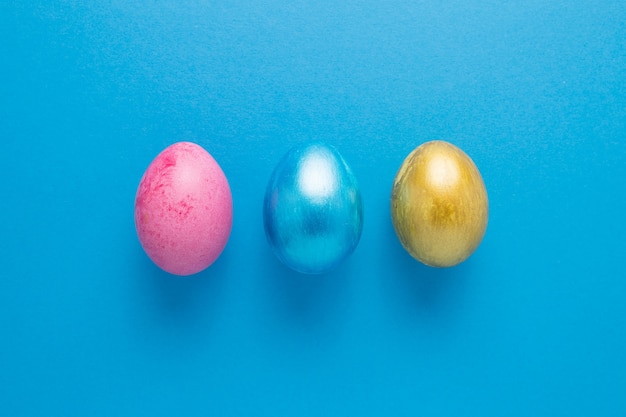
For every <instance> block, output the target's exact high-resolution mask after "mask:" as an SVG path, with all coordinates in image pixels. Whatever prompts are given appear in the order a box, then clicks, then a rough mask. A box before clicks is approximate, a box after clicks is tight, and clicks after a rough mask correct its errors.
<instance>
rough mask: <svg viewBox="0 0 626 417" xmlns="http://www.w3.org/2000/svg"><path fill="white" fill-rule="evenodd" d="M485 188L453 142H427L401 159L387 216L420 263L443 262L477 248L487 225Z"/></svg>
mask: <svg viewBox="0 0 626 417" xmlns="http://www.w3.org/2000/svg"><path fill="white" fill-rule="evenodd" d="M488 211H489V209H488V201H487V190H486V189H485V184H484V182H483V179H482V176H481V175H480V172H479V171H478V168H477V167H476V165H475V164H474V162H473V161H472V159H471V158H470V157H469V156H467V155H466V154H465V153H464V152H463V151H462V150H461V149H459V148H458V147H456V146H454V145H452V144H450V143H448V142H444V141H432V142H427V143H424V144H423V145H421V146H419V147H417V148H416V149H415V150H414V151H413V152H411V154H409V156H408V157H407V158H406V159H405V160H404V162H403V163H402V166H401V167H400V169H399V171H398V173H397V175H396V177H395V180H394V182H393V189H392V192H391V219H392V222H393V226H394V228H395V231H396V234H397V236H398V238H399V240H400V242H401V243H402V245H403V246H404V248H405V249H406V250H407V252H409V254H411V256H413V257H414V258H415V259H417V260H419V261H420V262H422V263H424V264H426V265H429V266H434V267H449V266H453V265H456V264H458V263H460V262H463V261H464V260H465V259H467V258H468V257H469V256H470V255H471V254H472V253H473V252H474V251H475V250H476V248H477V247H478V245H479V244H480V242H481V241H482V239H483V236H484V234H485V230H486V228H487V218H488Z"/></svg>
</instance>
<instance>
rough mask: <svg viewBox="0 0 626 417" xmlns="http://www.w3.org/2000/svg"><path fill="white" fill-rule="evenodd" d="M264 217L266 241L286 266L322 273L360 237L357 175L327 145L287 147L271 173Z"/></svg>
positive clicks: (335, 151)
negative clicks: (286, 151) (287, 149)
mask: <svg viewBox="0 0 626 417" xmlns="http://www.w3.org/2000/svg"><path fill="white" fill-rule="evenodd" d="M263 220H264V226H265V233H266V235H267V239H268V242H269V243H270V246H271V247H272V249H273V251H274V254H275V255H276V256H277V257H278V259H280V260H281V261H282V262H283V263H284V264H285V265H287V266H289V267H290V268H292V269H294V270H296V271H298V272H302V273H307V274H320V273H324V272H327V271H329V270H331V269H333V268H334V267H336V266H337V265H338V264H339V263H340V262H341V261H343V260H344V259H345V258H346V257H348V256H349V255H350V254H351V253H352V252H353V251H354V249H355V248H356V246H357V244H358V242H359V239H360V237H361V231H362V229H363V208H362V201H361V193H360V190H359V187H358V184H357V181H356V178H355V176H354V175H353V173H352V171H351V170H350V167H349V166H348V165H347V163H346V162H345V160H344V159H343V157H342V156H341V155H340V154H339V152H338V151H337V150H336V149H335V148H334V147H332V146H329V145H326V144H323V143H317V142H316V143H312V144H308V145H301V146H297V147H295V148H292V149H291V150H290V151H289V152H288V153H287V154H286V155H285V156H284V157H283V158H282V159H281V160H280V162H279V163H278V164H277V166H276V168H275V169H274V172H273V173H272V176H271V178H270V181H269V183H268V186H267V189H266V193H265V200H264V205H263Z"/></svg>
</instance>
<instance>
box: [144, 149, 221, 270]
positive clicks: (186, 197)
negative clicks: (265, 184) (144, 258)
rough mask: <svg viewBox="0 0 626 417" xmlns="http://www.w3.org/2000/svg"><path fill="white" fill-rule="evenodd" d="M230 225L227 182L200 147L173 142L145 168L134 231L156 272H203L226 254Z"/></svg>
mask: <svg viewBox="0 0 626 417" xmlns="http://www.w3.org/2000/svg"><path fill="white" fill-rule="evenodd" d="M232 223H233V203H232V196H231V192H230V187H229V186H228V180H227V179H226V176H225V175H224V172H223V171H222V169H221V168H220V166H219V165H218V163H217V162H216V161H215V159H213V157H212V156H211V155H210V154H209V153H208V152H207V151H205V150H204V149H203V148H202V147H201V146H199V145H196V144H195V143H190V142H179V143H175V144H173V145H171V146H169V147H167V148H165V150H163V152H161V153H160V154H159V155H158V156H157V157H156V158H155V159H154V161H152V163H151V164H150V166H148V169H147V170H146V172H145V173H144V175H143V178H142V179H141V182H140V183H139V188H138V189H137V196H136V198H135V227H136V228H137V235H138V237H139V241H140V242H141V246H143V249H144V250H145V251H146V253H147V254H148V256H149V257H150V259H152V261H153V262H154V263H155V264H157V265H158V266H159V267H160V268H162V269H163V270H165V271H167V272H169V273H172V274H175V275H191V274H195V273H197V272H200V271H202V270H203V269H205V268H207V267H208V266H209V265H211V264H212V263H213V262H214V261H215V260H216V259H217V258H218V256H219V255H220V254H221V253H222V251H223V250H224V247H225V246H226V242H227V241H228V237H229V236H230V231H231V228H232Z"/></svg>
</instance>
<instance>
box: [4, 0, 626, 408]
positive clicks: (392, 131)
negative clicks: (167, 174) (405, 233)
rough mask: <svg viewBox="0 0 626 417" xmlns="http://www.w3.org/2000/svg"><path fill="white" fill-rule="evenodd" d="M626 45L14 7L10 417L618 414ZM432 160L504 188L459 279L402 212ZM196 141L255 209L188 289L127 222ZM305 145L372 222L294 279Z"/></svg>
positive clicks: (602, 26) (415, 11) (540, 16)
mask: <svg viewBox="0 0 626 417" xmlns="http://www.w3.org/2000/svg"><path fill="white" fill-rule="evenodd" d="M624 22H626V10H625V5H624V1H623V0H602V1H592V0H590V1H586V2H575V1H568V2H566V1H550V0H548V1H546V0H527V1H521V2H494V1H472V0H470V1H467V0H464V1H460V0H458V1H441V2H435V1H429V2H426V1H419V0H417V1H398V0H390V1H376V2H374V1H368V0H365V1H362V2H354V1H351V0H347V1H336V0H333V1H330V0H320V1H315V2H305V1H295V2H287V1H264V2H261V1H258V0H248V1H245V0H234V1H232V2H209V1H201V0H161V1H151V2H133V1H128V0H108V1H96V2H89V1H77V0H66V1H55V0H45V1H44V0H32V1H15V0H8V1H2V2H0V34H1V39H2V42H0V52H1V56H2V65H1V66H0V74H1V80H2V81H1V82H0V144H1V147H2V155H3V160H2V173H3V178H2V180H1V181H0V195H1V198H0V214H1V216H0V236H2V240H1V241H0V260H1V262H0V265H1V268H0V329H1V330H2V341H1V343H0V370H1V372H0V388H1V389H0V415H3V416H18V417H22V416H37V417H39V416H54V417H56V416H59V417H68V416H80V417H84V416H106V417H110V416H118V415H126V416H151V417H154V416H172V415H174V416H181V415H182V416H187V417H189V416H207V415H213V416H220V415H231V416H232V415H241V416H257V417H264V416H298V417H303V416H319V415H324V416H351V415H352V416H356V415H360V416H366V415H374V416H416V415H419V416H437V417H442V416H453V417H462V416H481V417H486V416H494V417H495V416H497V417H501V416H509V417H516V416H524V417H527V416H570V417H571V416H581V417H588V416H610V415H617V416H619V415H625V414H626V412H625V410H626V396H624V392H626V355H624V352H626V332H625V331H624V329H626V303H625V302H624V300H626V279H625V278H624V254H625V253H626V252H625V249H624V236H626V222H625V220H624V213H626V199H625V197H624V189H625V185H624V178H626V45H625V44H624V39H626V26H625V25H624ZM432 139H444V140H448V141H450V142H453V143H455V144H457V145H458V146H459V147H460V148H461V149H463V150H465V151H466V152H467V153H468V155H471V157H472V159H473V160H474V161H475V162H476V165H477V166H478V167H480V171H481V174H482V176H483V179H484V180H485V185H486V187H487V190H488V191H489V202H490V213H489V227H488V230H487V233H486V234H485V238H484V240H483V242H482V243H481V245H480V246H479V248H478V249H477V251H476V252H475V253H474V254H473V255H472V256H471V257H470V258H469V259H468V260H467V261H466V262H464V263H462V264H460V265H459V266H457V267H454V268H450V269H445V270H440V269H432V268H427V267H425V266H421V265H420V264H419V263H418V262H416V261H415V260H414V259H412V258H411V257H410V256H409V255H408V254H407V253H406V252H405V251H404V250H403V248H402V246H401V245H400V243H399V242H398V240H397V238H396V236H395V234H394V231H393V226H392V224H391V220H390V212H389V195H390V192H391V185H392V182H393V178H394V175H395V174H396V172H397V169H398V167H399V165H400V164H401V163H402V161H403V159H404V158H405V157H406V155H408V154H409V153H410V152H411V150H413V149H415V147H416V146H418V145H419V144H421V143H423V142H426V141H428V140H432ZM182 140H191V141H194V142H197V143H199V144H200V145H202V146H203V147H204V148H205V149H208V150H210V152H211V154H212V155H213V156H214V157H215V159H216V160H217V161H219V163H220V166H221V167H222V169H223V170H224V172H225V173H226V176H227V177H228V180H229V182H230V186H231V190H232V194H233V206H234V222H233V229H232V233H231V237H230V240H229V242H228V245H227V246H226V249H225V250H224V252H223V253H222V255H221V256H220V257H219V259H218V260H217V261H216V262H215V263H214V264H213V265H212V266H211V267H210V268H208V269H206V270H205V271H204V272H202V273H200V274H197V275H195V276H192V277H187V278H181V277H172V276H170V275H168V274H166V273H165V272H162V271H161V270H160V269H159V268H158V267H156V266H155V265H154V264H153V263H152V262H151V261H150V260H149V259H148V257H147V256H146V255H145V254H144V252H143V250H142V248H141V245H140V244H139V242H138V240H137V236H136V233H135V227H134V219H133V205H134V198H135V193H136V191H137V184H138V183H139V180H140V179H141V176H142V174H143V172H144V171H145V169H146V167H147V166H148V165H149V164H150V161H152V159H154V157H155V155H157V154H158V153H159V152H160V151H161V150H163V149H164V148H165V147H166V146H168V145H170V144H171V143H173V142H174V141H182ZM309 140H322V141H324V142H327V143H329V144H331V145H333V146H335V147H336V148H337V149H339V150H340V151H341V154H342V155H343V157H344V158H345V159H346V161H348V162H349V163H350V167H351V168H352V170H353V172H354V174H355V176H356V178H357V179H358V181H359V185H360V187H361V192H362V196H363V208H364V214H365V218H364V225H363V234H362V236H361V241H360V242H359V245H358V246H357V248H356V250H355V251H354V253H353V254H352V256H350V257H349V258H348V259H346V261H345V262H344V263H342V264H341V265H339V266H338V268H337V269H336V270H335V271H333V272H331V273H329V274H325V275H318V276H304V275H301V274H297V273H295V272H291V271H290V270H289V269H288V268H285V267H284V266H283V265H282V264H281V263H280V262H279V261H278V260H277V259H276V257H275V256H274V255H273V254H272V251H271V249H270V248H269V245H268V244H267V240H266V238H265V232H264V230H263V216H262V205H263V197H264V193H265V187H266V185H267V181H268V179H269V177H270V175H271V173H272V170H273V169H274V167H275V165H276V163H277V161H278V160H280V158H281V157H282V156H283V155H284V154H285V153H286V152H287V151H288V150H289V149H290V148H291V147H292V146H294V145H297V144H300V143H303V142H307V141H309Z"/></svg>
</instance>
